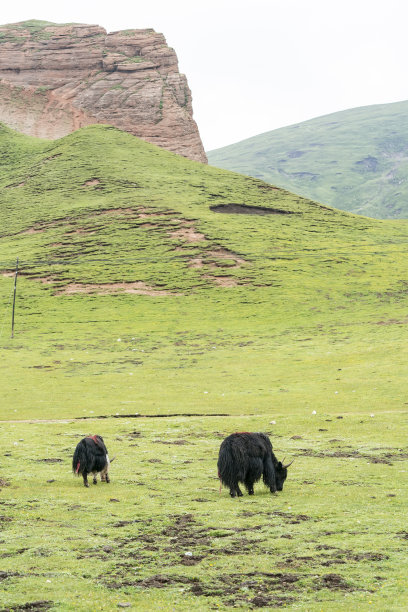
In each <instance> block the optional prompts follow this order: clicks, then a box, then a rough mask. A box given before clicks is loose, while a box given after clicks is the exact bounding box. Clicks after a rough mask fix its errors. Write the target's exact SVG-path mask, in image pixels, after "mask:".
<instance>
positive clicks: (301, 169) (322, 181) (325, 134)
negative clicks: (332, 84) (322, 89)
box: [208, 101, 408, 219]
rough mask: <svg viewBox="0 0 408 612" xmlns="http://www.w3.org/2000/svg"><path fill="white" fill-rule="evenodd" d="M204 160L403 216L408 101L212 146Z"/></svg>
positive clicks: (407, 208) (308, 193)
mask: <svg viewBox="0 0 408 612" xmlns="http://www.w3.org/2000/svg"><path fill="white" fill-rule="evenodd" d="M208 160H209V163H210V164H212V165H214V166H218V167H220V168H224V169H227V170H233V171H235V172H241V173H243V174H247V175H250V176H254V177H256V178H261V179H263V180H264V181H267V182H268V183H272V184H274V185H277V186H279V187H284V188H285V189H288V190H290V191H292V192H295V193H298V194H300V195H302V196H304V197H308V198H311V199H314V200H317V201H320V202H323V203H325V204H328V205H330V206H334V207H336V208H339V209H342V210H347V211H349V212H353V213H357V214H361V215H366V216H369V217H375V218H379V219H396V218H408V101H403V102H395V103H390V104H379V105H374V106H365V107H360V108H354V109H350V110H345V111H341V112H338V113H333V114H330V115H325V116H323V117H317V118H316V119H311V120H309V121H304V122H302V123H298V124H295V125H291V126H288V127H284V128H280V129H278V130H273V131H271V132H266V133H264V134H260V135H258V136H254V137H253V138H249V139H247V140H243V141H241V142H238V143H236V144H233V145H230V146H227V147H223V148H221V149H217V150H214V151H210V152H209V153H208Z"/></svg>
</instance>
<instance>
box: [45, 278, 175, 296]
mask: <svg viewBox="0 0 408 612" xmlns="http://www.w3.org/2000/svg"><path fill="white" fill-rule="evenodd" d="M75 293H86V294H95V295H112V294H115V293H118V294H119V293H133V294H137V295H149V296H153V297H162V296H179V295H181V294H180V293H173V292H171V291H167V290H164V289H157V288H155V287H150V286H149V285H146V284H145V283H142V282H140V281H135V282H129V283H100V284H96V283H95V284H93V283H89V284H80V283H70V284H69V285H66V286H65V287H64V288H62V289H59V290H58V291H56V292H55V294H56V295H72V294H75Z"/></svg>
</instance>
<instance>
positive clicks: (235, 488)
mask: <svg viewBox="0 0 408 612" xmlns="http://www.w3.org/2000/svg"><path fill="white" fill-rule="evenodd" d="M291 463H293V462H291ZM291 463H289V464H288V465H283V463H282V462H281V461H278V460H277V459H276V457H275V454H274V452H273V450H272V444H271V441H270V440H269V438H268V436H267V435H265V434H263V433H249V432H243V433H234V434H231V435H230V436H228V437H227V438H225V440H223V442H222V444H221V446H220V452H219V455H218V464H217V465H218V477H219V479H220V482H222V484H223V485H225V486H226V487H229V490H230V495H231V497H236V496H237V495H238V497H241V496H242V491H241V489H240V488H239V484H238V483H239V482H242V483H244V485H245V488H246V490H247V491H248V494H249V495H253V494H254V483H255V482H257V481H258V480H260V478H261V476H262V477H263V481H264V483H265V485H266V486H267V487H269V488H270V491H271V493H275V491H282V489H283V483H284V482H285V480H286V476H287V474H288V469H287V468H288V467H289V465H291Z"/></svg>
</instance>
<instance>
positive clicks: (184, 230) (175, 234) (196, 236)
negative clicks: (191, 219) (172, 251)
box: [167, 227, 206, 242]
mask: <svg viewBox="0 0 408 612" xmlns="http://www.w3.org/2000/svg"><path fill="white" fill-rule="evenodd" d="M167 234H168V236H170V238H175V239H176V240H184V242H203V241H204V240H206V237H205V236H204V234H201V233H200V232H198V231H197V230H196V229H195V228H194V227H181V228H179V229H176V230H172V231H170V232H167Z"/></svg>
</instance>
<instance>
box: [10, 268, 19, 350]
mask: <svg viewBox="0 0 408 612" xmlns="http://www.w3.org/2000/svg"><path fill="white" fill-rule="evenodd" d="M17 276H18V257H17V261H16V274H15V276H14V295H13V314H12V318H11V337H12V338H14V311H15V308H16V292H17Z"/></svg>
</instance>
